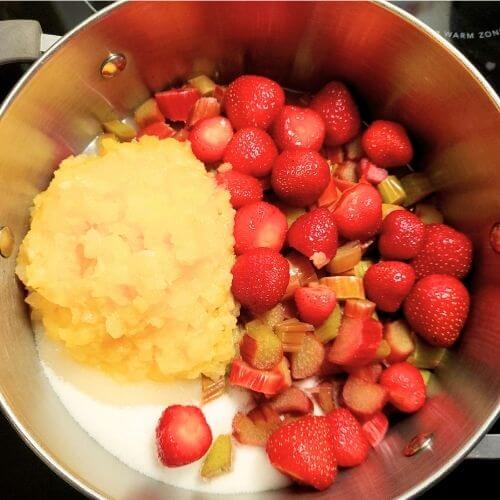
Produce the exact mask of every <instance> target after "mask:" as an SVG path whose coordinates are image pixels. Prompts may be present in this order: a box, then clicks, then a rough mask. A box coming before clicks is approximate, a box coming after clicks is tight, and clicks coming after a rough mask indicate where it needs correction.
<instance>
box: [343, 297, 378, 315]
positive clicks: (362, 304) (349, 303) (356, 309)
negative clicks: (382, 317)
mask: <svg viewBox="0 0 500 500" xmlns="http://www.w3.org/2000/svg"><path fill="white" fill-rule="evenodd" d="M374 312H375V303H374V302H371V301H369V300H365V299H347V300H346V301H345V304H344V315H345V316H348V317H349V318H360V319H367V318H371V317H372V316H373V313H374Z"/></svg>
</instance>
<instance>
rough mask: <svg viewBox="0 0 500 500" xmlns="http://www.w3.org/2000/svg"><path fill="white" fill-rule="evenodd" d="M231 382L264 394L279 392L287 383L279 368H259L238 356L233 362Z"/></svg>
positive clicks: (230, 375)
mask: <svg viewBox="0 0 500 500" xmlns="http://www.w3.org/2000/svg"><path fill="white" fill-rule="evenodd" d="M229 383H230V384H231V385H237V386H240V387H245V389H250V390H251V391H255V392H261V393H264V394H278V392H280V391H281V390H282V389H283V388H284V387H286V385H287V384H286V381H285V378H284V376H283V373H282V372H281V371H280V370H279V369H278V368H275V369H273V370H258V369H257V368H254V367H253V366H250V365H249V364H248V363H245V361H243V360H242V359H238V358H237V359H233V362H232V363H231V371H230V372H229Z"/></svg>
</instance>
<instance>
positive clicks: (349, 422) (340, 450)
mask: <svg viewBox="0 0 500 500" xmlns="http://www.w3.org/2000/svg"><path fill="white" fill-rule="evenodd" d="M327 418H328V420H329V421H330V423H331V425H332V442H333V447H334V450H335V452H334V453H335V458H336V459H337V464H338V465H340V466H341V467H355V466H356V465H360V464H362V463H363V462H364V461H365V460H366V459H367V457H368V451H369V449H370V445H369V443H368V440H367V439H366V436H365V434H364V433H363V430H362V428H361V425H360V424H359V422H358V421H357V420H356V418H355V417H354V415H353V414H352V413H351V412H350V411H349V410H348V409H347V408H338V409H336V410H333V411H332V412H331V413H329V414H328V415H327Z"/></svg>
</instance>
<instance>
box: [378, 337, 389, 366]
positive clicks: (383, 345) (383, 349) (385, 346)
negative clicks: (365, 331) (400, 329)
mask: <svg viewBox="0 0 500 500" xmlns="http://www.w3.org/2000/svg"><path fill="white" fill-rule="evenodd" d="M390 354H391V346H390V345H389V342H387V340H385V339H382V340H381V341H380V345H379V346H378V349H377V352H376V353H375V359H377V360H378V361H382V360H383V359H385V358H387V356H389V355H390Z"/></svg>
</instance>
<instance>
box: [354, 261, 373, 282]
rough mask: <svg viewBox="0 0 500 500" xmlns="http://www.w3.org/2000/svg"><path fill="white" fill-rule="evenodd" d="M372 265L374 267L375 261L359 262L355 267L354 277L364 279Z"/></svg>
mask: <svg viewBox="0 0 500 500" xmlns="http://www.w3.org/2000/svg"><path fill="white" fill-rule="evenodd" d="M371 265H373V261H371V260H368V259H363V260H361V261H359V262H358V263H357V264H356V265H355V266H354V276H357V277H358V278H364V277H365V274H366V271H368V269H369V267H370V266H371Z"/></svg>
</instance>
